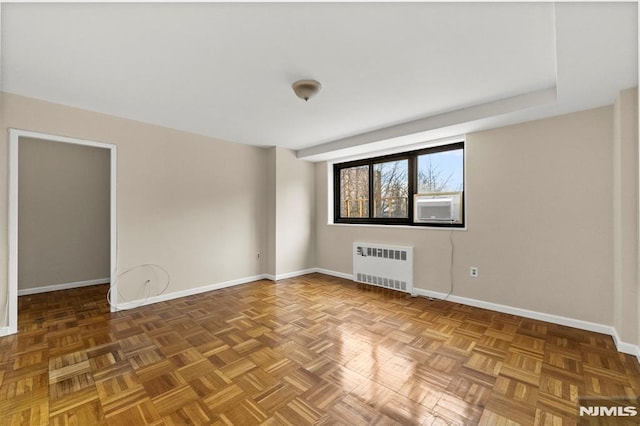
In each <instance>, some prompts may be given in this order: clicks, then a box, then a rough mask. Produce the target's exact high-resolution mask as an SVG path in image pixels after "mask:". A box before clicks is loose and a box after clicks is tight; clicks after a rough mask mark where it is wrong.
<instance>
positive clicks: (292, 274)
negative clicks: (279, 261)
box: [270, 268, 316, 281]
mask: <svg viewBox="0 0 640 426" xmlns="http://www.w3.org/2000/svg"><path fill="white" fill-rule="evenodd" d="M314 272H316V268H309V269H303V270H300V271H294V272H287V273H285V274H276V277H275V278H276V279H275V281H280V280H286V279H287V278H295V277H299V276H302V275H308V274H313V273H314ZM270 276H271V275H270Z"/></svg>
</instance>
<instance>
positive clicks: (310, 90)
mask: <svg viewBox="0 0 640 426" xmlns="http://www.w3.org/2000/svg"><path fill="white" fill-rule="evenodd" d="M291 87H292V88H293V91H294V93H295V94H296V96H297V97H299V98H300V99H303V100H304V101H305V102H306V101H308V100H309V98H311V97H312V96H314V95H315V94H316V93H318V92H319V91H320V89H321V88H322V85H321V84H320V83H319V82H317V81H316V80H298V81H296V82H295V83H293V84H292V85H291Z"/></svg>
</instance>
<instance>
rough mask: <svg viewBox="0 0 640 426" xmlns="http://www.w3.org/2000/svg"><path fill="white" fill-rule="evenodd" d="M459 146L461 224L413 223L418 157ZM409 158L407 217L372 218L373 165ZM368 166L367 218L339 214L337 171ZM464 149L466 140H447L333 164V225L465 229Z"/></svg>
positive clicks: (339, 201) (452, 149)
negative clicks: (461, 156) (449, 141)
mask: <svg viewBox="0 0 640 426" xmlns="http://www.w3.org/2000/svg"><path fill="white" fill-rule="evenodd" d="M458 149H462V155H463V160H462V182H463V188H462V194H461V197H460V208H461V214H460V215H461V217H462V220H461V222H460V223H438V222H426V223H425V222H414V202H413V201H414V196H415V195H416V194H417V192H416V191H417V188H418V157H419V156H421V155H425V154H436V153H439V152H446V151H455V150H458ZM398 160H408V164H407V168H408V170H407V174H408V178H407V180H408V182H407V185H408V189H407V191H408V194H409V196H408V199H407V217H406V218H393V217H392V218H389V217H386V218H385V217H377V218H376V217H371V216H372V215H373V211H374V209H373V204H374V202H375V200H374V197H373V193H374V189H373V186H374V176H373V170H374V165H375V164H380V163H387V162H391V161H398ZM360 166H368V167H369V197H368V203H369V217H341V216H340V208H341V201H342V200H341V199H340V198H341V194H340V174H341V173H340V171H341V170H343V169H348V168H351V167H360ZM465 198H466V149H465V141H464V140H462V141H458V142H453V143H447V144H443V145H437V146H431V147H428V148H421V149H417V150H413V151H407V152H399V153H395V154H388V155H382V156H378V157H370V158H363V159H359V160H353V161H347V162H342V163H334V164H333V223H335V224H352V225H402V226H417V227H422V228H424V227H427V228H465V227H466V200H465Z"/></svg>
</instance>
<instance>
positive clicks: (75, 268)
mask: <svg viewBox="0 0 640 426" xmlns="http://www.w3.org/2000/svg"><path fill="white" fill-rule="evenodd" d="M109 155H110V152H109V150H108V149H102V148H94V147H88V146H82V145H73V144H67V143H59V142H51V141H43V140H39V139H31V138H20V141H19V168H18V171H19V178H18V184H19V190H18V192H19V194H20V197H19V208H18V212H19V217H18V226H19V231H18V250H19V251H18V260H19V262H18V288H19V289H28V288H34V287H41V286H47V285H55V284H65V283H72V282H77V281H89V280H95V279H104V278H108V277H109V262H110V259H109V253H110V250H109V248H110V242H109V186H110V185H109V177H110V170H109V168H110V158H109ZM105 282H108V280H107V281H105Z"/></svg>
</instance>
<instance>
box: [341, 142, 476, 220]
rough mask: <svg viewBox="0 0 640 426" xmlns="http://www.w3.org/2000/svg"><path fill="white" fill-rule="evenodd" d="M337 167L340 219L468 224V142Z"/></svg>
mask: <svg viewBox="0 0 640 426" xmlns="http://www.w3.org/2000/svg"><path fill="white" fill-rule="evenodd" d="M333 167H334V170H333V171H334V173H333V179H334V222H335V223H370V224H386V225H418V226H447V227H462V226H464V214H463V213H464V142H458V143H454V144H449V145H443V146H437V147H432V148H426V149H421V150H418V151H412V152H405V153H401V154H393V155H388V156H384V157H376V158H367V159H364V160H357V161H351V162H348V163H340V164H334V166H333Z"/></svg>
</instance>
